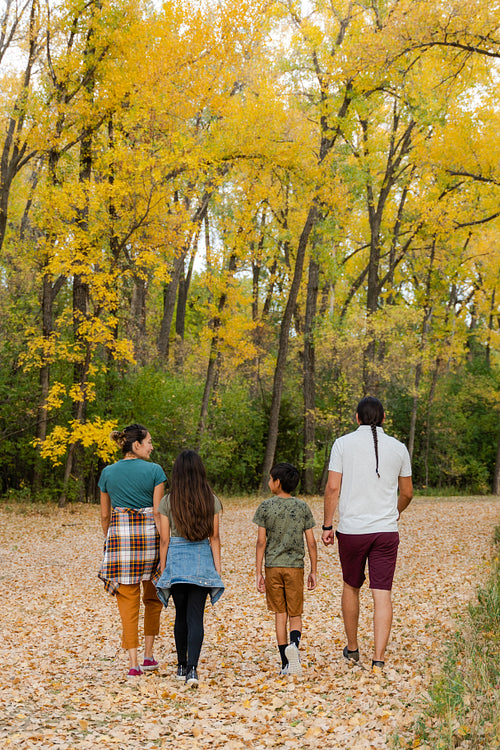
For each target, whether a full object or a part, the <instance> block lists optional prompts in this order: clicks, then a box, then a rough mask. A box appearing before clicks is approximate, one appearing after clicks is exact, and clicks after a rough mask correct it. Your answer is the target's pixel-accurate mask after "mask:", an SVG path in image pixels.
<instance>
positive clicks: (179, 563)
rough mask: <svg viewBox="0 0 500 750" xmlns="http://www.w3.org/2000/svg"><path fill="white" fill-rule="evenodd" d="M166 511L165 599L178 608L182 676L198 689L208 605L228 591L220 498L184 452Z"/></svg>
mask: <svg viewBox="0 0 500 750" xmlns="http://www.w3.org/2000/svg"><path fill="white" fill-rule="evenodd" d="M158 510H159V513H160V570H161V571H162V575H161V577H160V580H159V581H158V582H157V584H156V586H157V592H158V597H159V599H160V600H161V601H162V602H163V604H164V605H165V606H167V604H168V601H169V598H170V595H172V599H173V600H174V604H175V625H174V638H175V647H176V651H177V678H178V679H182V680H185V682H186V684H187V685H191V686H196V685H198V672H197V669H198V660H199V657H200V652H201V647H202V645H203V638H204V627H203V618H204V612H205V603H206V599H207V596H208V595H209V594H210V599H211V603H212V604H215V602H216V601H217V600H218V599H219V597H220V596H221V595H222V592H223V591H224V584H223V583H222V580H221V577H220V572H221V554H220V537H219V513H220V512H221V510H222V505H221V502H220V500H219V499H218V498H217V497H216V496H215V495H214V493H213V492H212V489H211V487H210V485H209V483H208V480H207V474H206V470H205V466H204V464H203V461H202V460H201V458H200V457H199V455H198V454H197V453H196V451H193V450H184V451H182V452H181V453H180V454H179V455H178V456H177V458H176V460H175V462H174V466H173V468H172V481H171V489H170V493H169V494H168V495H166V496H165V497H164V498H162V500H161V502H160V505H159V508H158Z"/></svg>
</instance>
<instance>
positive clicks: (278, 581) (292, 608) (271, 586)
mask: <svg viewBox="0 0 500 750" xmlns="http://www.w3.org/2000/svg"><path fill="white" fill-rule="evenodd" d="M265 577H266V600H267V608H268V609H269V610H270V611H271V612H278V613H280V614H282V613H284V612H286V613H287V615H288V616H289V617H298V616H299V615H301V614H302V610H303V608H304V568H266V569H265Z"/></svg>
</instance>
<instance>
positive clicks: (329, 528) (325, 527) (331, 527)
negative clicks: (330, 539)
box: [321, 526, 333, 531]
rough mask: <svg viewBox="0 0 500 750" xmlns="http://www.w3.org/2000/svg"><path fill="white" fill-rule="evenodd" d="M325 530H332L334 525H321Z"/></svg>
mask: <svg viewBox="0 0 500 750" xmlns="http://www.w3.org/2000/svg"><path fill="white" fill-rule="evenodd" d="M321 528H322V529H323V531H331V530H332V529H333V526H322V527H321Z"/></svg>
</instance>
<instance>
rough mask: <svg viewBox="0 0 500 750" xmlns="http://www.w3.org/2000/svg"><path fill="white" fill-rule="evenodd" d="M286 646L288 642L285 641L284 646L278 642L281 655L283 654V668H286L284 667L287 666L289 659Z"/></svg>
mask: <svg viewBox="0 0 500 750" xmlns="http://www.w3.org/2000/svg"><path fill="white" fill-rule="evenodd" d="M286 646H287V644H286V643H284V644H283V645H282V646H280V644H278V648H279V650H280V656H281V666H282V668H283V669H284V668H285V667H286V665H287V664H288V659H287V658H286V656H285V649H286Z"/></svg>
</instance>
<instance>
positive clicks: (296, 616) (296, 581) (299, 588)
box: [285, 568, 304, 675]
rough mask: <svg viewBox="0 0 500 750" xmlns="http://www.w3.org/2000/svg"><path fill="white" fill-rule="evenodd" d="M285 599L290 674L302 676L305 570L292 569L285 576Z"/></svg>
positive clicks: (287, 656) (287, 654)
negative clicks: (301, 641)
mask: <svg viewBox="0 0 500 750" xmlns="http://www.w3.org/2000/svg"><path fill="white" fill-rule="evenodd" d="M285 597H286V607H287V612H288V616H289V619H290V645H289V646H287V647H286V650H285V656H286V658H287V660H288V674H293V675H299V674H302V666H301V664H300V655H299V644H300V638H301V635H302V609H303V606H304V570H303V568H290V569H288V570H287V573H286V576H285Z"/></svg>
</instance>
